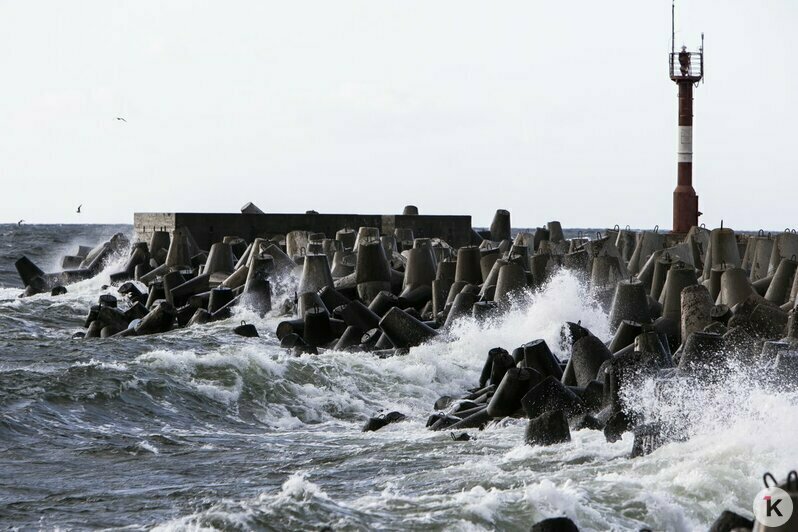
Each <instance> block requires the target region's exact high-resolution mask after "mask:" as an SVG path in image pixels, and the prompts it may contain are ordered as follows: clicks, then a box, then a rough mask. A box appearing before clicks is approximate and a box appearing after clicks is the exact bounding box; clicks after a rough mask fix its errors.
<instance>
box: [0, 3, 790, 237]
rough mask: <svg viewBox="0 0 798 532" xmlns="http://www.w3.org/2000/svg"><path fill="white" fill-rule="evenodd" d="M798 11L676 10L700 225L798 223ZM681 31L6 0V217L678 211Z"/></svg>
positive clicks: (561, 9) (525, 215)
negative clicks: (254, 209) (674, 53)
mask: <svg viewBox="0 0 798 532" xmlns="http://www.w3.org/2000/svg"><path fill="white" fill-rule="evenodd" d="M796 27H798V2H795V1H794V0H781V1H778V0H765V1H760V2H753V1H740V0H731V1H724V2H719V1H709V0H693V1H691V2H689V3H688V2H681V3H680V5H678V6H677V30H679V32H678V33H677V44H680V43H681V42H682V41H686V43H687V44H688V45H690V46H691V47H697V46H698V43H699V39H700V32H701V31H702V30H703V31H705V32H706V39H707V42H706V44H707V54H706V72H707V77H706V83H705V84H704V85H702V86H700V87H699V88H698V89H697V91H696V104H695V109H696V112H695V140H694V149H695V156H694V161H695V162H694V170H693V171H694V181H695V186H696V189H697V191H698V194H699V196H700V202H701V210H702V211H703V212H704V213H705V214H704V217H703V218H702V221H704V222H705V223H706V224H707V225H708V226H714V225H717V224H718V223H719V220H720V219H721V218H724V219H725V221H726V225H727V226H732V227H737V228H746V229H758V228H760V227H765V228H773V229H781V228H784V227H785V226H795V225H796V220H795V202H796V191H797V190H798V185H796V183H798V180H796V159H798V148H796V145H795V140H794V139H795V135H794V127H795V124H796V123H798V110H797V109H796V104H795V94H796V92H797V89H798V87H796V77H795V73H794V72H795V54H796V52H798V46H796V41H797V40H798V37H797V36H796V35H797V34H798V32H796ZM669 47H670V2H669V1H668V0H656V1H653V0H625V1H612V0H607V1H603V2H599V1H576V2H574V1H572V2H556V1H549V2H539V1H519V2H504V1H502V2H468V1H462V0H458V1H446V2H441V1H429V0H426V1H407V0H402V1H393V2H386V1H376V0H368V1H358V2H354V1H337V2H333V1H324V2H302V1H291V2H266V1H256V0H253V1H225V2H221V1H218V2H199V1H193V0H192V1H174V0H172V1H168V2H165V1H163V0H160V1H150V0H147V1H142V0H136V1H129V2H122V1H109V0H98V1H75V2H64V1H46V2H45V1H24V2H23V1H17V2H12V1H6V0H0V49H2V50H3V52H2V54H0V73H2V78H0V79H2V82H0V179H1V180H2V196H0V197H2V198H3V199H2V204H1V206H2V216H0V220H2V221H16V220H17V219H20V218H24V219H26V220H28V221H29V222H30V223H34V222H128V223H129V222H131V221H132V213H133V212H134V211H174V210H187V211H209V212H210V211H213V212H225V211H228V212H234V211H237V210H238V208H239V207H240V206H241V205H243V204H244V203H245V202H247V201H254V202H255V203H256V204H257V205H258V206H260V207H261V208H262V209H263V210H266V211H273V212H294V211H305V210H307V209H316V210H318V211H320V212H371V213H377V212H400V211H401V208H402V206H403V205H405V204H407V203H414V204H416V205H418V206H419V208H420V210H421V211H422V212H423V213H427V214H433V213H441V214H444V213H462V214H471V215H472V216H473V217H474V223H475V225H485V224H488V223H489V222H490V219H491V217H492V214H493V212H494V211H495V209H497V208H506V209H509V210H510V211H511V212H512V215H513V224H514V225H516V226H534V225H539V224H541V223H544V222H546V221H547V220H550V219H559V220H561V221H562V222H563V224H564V225H565V226H571V227H573V226H612V225H614V224H616V223H617V224H620V225H622V226H623V225H626V224H629V225H631V226H636V227H650V226H653V225H654V224H662V225H666V226H668V227H669V226H670V220H671V193H672V190H673V188H674V186H675V183H676V156H675V151H676V86H675V84H673V83H672V82H671V81H670V80H669V79H668V75H667V52H668V51H669ZM116 116H123V117H125V118H126V119H127V123H123V122H118V121H116V120H114V117H116ZM79 203H83V204H84V207H83V211H84V212H83V214H81V215H79V216H78V215H77V214H75V212H74V211H75V207H76V206H77V205H78V204H79Z"/></svg>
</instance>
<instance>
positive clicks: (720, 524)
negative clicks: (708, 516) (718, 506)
mask: <svg viewBox="0 0 798 532" xmlns="http://www.w3.org/2000/svg"><path fill="white" fill-rule="evenodd" d="M753 527H754V522H753V521H752V520H750V519H748V518H747V517H743V516H742V515H739V514H736V513H734V512H732V511H730V510H724V511H723V513H721V514H720V516H719V517H718V518H717V519H715V522H714V523H712V526H710V527H709V532H732V530H735V529H738V528H742V529H744V530H751V529H752V528H753Z"/></svg>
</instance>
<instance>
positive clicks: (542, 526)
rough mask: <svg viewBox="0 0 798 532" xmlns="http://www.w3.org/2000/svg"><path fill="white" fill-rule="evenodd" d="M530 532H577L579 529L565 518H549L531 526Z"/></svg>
mask: <svg viewBox="0 0 798 532" xmlns="http://www.w3.org/2000/svg"><path fill="white" fill-rule="evenodd" d="M530 532H579V528H578V527H577V526H576V525H575V524H574V522H573V521H571V520H570V519H569V518H567V517H550V518H549V519H544V520H543V521H538V522H537V523H535V524H534V525H532V528H531V529H530Z"/></svg>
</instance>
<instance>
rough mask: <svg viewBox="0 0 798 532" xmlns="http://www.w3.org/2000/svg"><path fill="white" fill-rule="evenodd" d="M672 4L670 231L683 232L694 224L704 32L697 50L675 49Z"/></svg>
mask: <svg viewBox="0 0 798 532" xmlns="http://www.w3.org/2000/svg"><path fill="white" fill-rule="evenodd" d="M674 16H675V6H673V5H672V6H671V53H670V57H669V61H668V63H669V67H670V77H671V80H673V81H674V82H675V83H676V86H677V87H678V89H679V136H678V139H679V142H678V148H677V154H676V161H677V167H678V170H677V185H676V190H674V191H673V232H674V233H686V232H688V231H689V230H690V228H691V227H693V226H694V225H698V217H699V216H701V212H699V210H698V195H696V193H695V189H694V188H693V89H694V88H695V87H698V83H699V82H700V81H701V80H702V79H703V77H704V34H703V33H702V34H701V47H700V48H699V49H698V51H697V52H693V51H690V50H688V49H687V47H686V46H682V47H681V48H680V49H679V50H676V49H675V38H676V32H675V29H674Z"/></svg>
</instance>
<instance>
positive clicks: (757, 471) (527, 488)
mask: <svg viewBox="0 0 798 532" xmlns="http://www.w3.org/2000/svg"><path fill="white" fill-rule="evenodd" d="M122 260H123V259H122V258H120V259H119V262H118V263H117V264H116V265H113V266H110V267H109V268H107V269H106V270H105V271H104V272H103V273H102V274H101V275H98V276H97V277H95V278H94V279H89V280H86V281H82V282H81V283H75V284H74V285H71V286H69V287H68V289H69V293H68V294H67V295H66V296H59V297H56V298H51V297H50V296H49V295H40V296H34V297H33V298H29V299H25V300H18V299H16V296H17V295H18V293H19V289H0V312H1V313H5V315H7V316H8V317H9V318H13V319H22V320H28V321H33V320H36V319H40V316H39V315H38V314H41V313H47V312H55V311H56V310H58V309H62V310H63V311H64V312H67V313H68V314H70V315H71V319H72V320H73V322H76V323H77V322H79V321H80V320H81V319H82V317H83V316H85V314H86V312H87V310H88V305H90V304H92V303H94V302H95V301H96V297H97V294H98V293H99V291H100V287H101V286H102V285H103V284H107V283H108V280H109V277H108V275H109V272H110V271H113V270H114V269H115V268H116V267H118V266H119V265H120V264H121V262H122ZM290 285H291V283H290V282H287V283H285V284H284V285H280V288H279V289H278V290H276V291H275V297H274V302H275V307H278V306H279V303H280V301H281V299H282V298H284V297H290V298H292V297H293V294H292V291H291V288H290ZM109 292H110V293H115V292H114V289H109ZM37 313H38V314H37ZM280 319H281V318H279V317H278V316H277V315H276V312H275V313H270V314H269V315H267V316H265V317H263V318H262V317H260V316H258V315H257V314H256V313H254V312H252V311H251V310H250V309H247V308H245V307H242V308H238V309H236V311H235V313H234V317H233V318H231V319H229V320H225V321H222V322H216V323H213V324H209V325H207V326H204V327H192V328H190V329H186V330H180V331H174V332H171V333H167V334H164V335H158V336H153V337H147V338H131V339H125V340H122V341H116V340H102V341H99V340H98V341H95V342H85V343H73V344H64V345H68V346H74V348H75V349H76V350H77V349H80V352H79V355H76V357H75V358H74V359H70V360H69V361H68V362H66V363H65V362H64V361H63V359H60V360H59V361H58V362H53V363H49V362H42V363H40V362H38V361H37V362H36V363H35V364H31V363H30V362H29V361H26V362H25V365H19V366H10V365H9V367H8V368H7V369H8V371H16V372H20V371H25V372H28V373H27V374H29V375H31V376H33V377H35V376H36V375H38V374H40V373H41V374H45V375H47V376H48V378H49V375H50V374H52V375H53V377H52V379H51V380H53V381H58V382H59V384H60V385H62V386H67V385H70V386H71V385H72V383H77V384H75V386H78V387H79V386H84V385H85V386H89V385H96V386H97V387H98V390H93V389H92V390H87V391H86V392H85V393H84V392H83V390H81V389H74V390H71V391H69V390H67V391H66V392H58V394H61V395H58V394H57V393H56V392H54V391H53V389H52V388H51V384H50V383H49V382H45V381H43V380H39V381H37V383H36V384H35V385H34V384H31V385H28V387H27V388H25V389H24V390H22V391H20V392H19V393H20V395H19V398H18V399H17V400H16V401H17V402H16V403H15V407H14V409H13V416H21V415H22V414H23V413H24V412H25V411H27V410H30V409H31V408H33V407H34V406H35V405H36V404H37V403H36V402H37V401H43V400H42V399H37V398H40V397H56V398H57V400H58V401H60V402H61V403H64V404H66V405H67V407H66V408H65V409H64V410H56V407H57V406H58V404H60V403H58V404H56V405H55V406H52V405H50V404H49V403H48V404H47V405H46V406H47V408H46V409H45V410H44V411H45V415H46V416H51V417H52V419H53V420H56V421H51V419H50V418H47V420H48V422H58V423H62V425H60V427H70V428H72V429H73V430H75V431H76V432H80V438H79V439H80V441H81V442H83V441H89V442H92V441H95V440H99V441H100V442H105V441H106V440H108V441H111V440H113V439H114V438H117V437H118V438H119V439H120V440H121V443H119V444H118V445H119V446H121V448H122V449H124V454H125V457H126V458H125V459H126V460H127V462H125V464H124V466H123V467H124V468H125V470H126V469H127V468H132V470H133V471H135V470H136V469H135V468H137V467H146V464H149V463H154V464H159V466H158V467H157V468H156V469H155V470H151V474H155V471H157V472H159V473H163V471H167V470H169V469H170V468H174V469H175V470H177V471H180V470H181V465H180V462H178V461H179V460H183V459H188V458H187V457H191V456H193V455H192V453H201V456H200V457H199V458H198V459H199V460H201V462H199V464H198V465H196V464H195V465H194V466H193V467H194V468H195V469H194V470H195V471H205V473H203V474H204V475H207V476H208V477H213V478H214V479H215V481H216V482H219V483H220V485H232V486H234V487H235V489H233V490H231V491H229V492H225V493H227V495H226V496H224V497H221V496H217V495H215V492H214V491H212V490H207V491H202V489H201V488H202V487H201V486H199V487H197V486H194V489H196V490H197V493H198V494H197V495H192V494H191V490H187V491H188V492H189V493H188V494H187V495H185V496H186V497H188V499H175V500H176V501H177V500H179V501H180V502H179V503H178V502H175V503H174V504H175V505H178V508H176V509H175V510H173V511H172V512H171V514H169V516H168V517H164V514H158V517H157V518H154V520H153V518H148V517H138V518H137V517H135V515H136V514H135V513H134V514H132V515H133V516H134V517H131V518H130V519H132V521H130V520H128V521H125V522H126V523H129V522H135V523H138V524H139V525H140V526H148V527H149V526H153V525H154V526H156V528H157V529H160V530H205V529H208V530H210V529H218V528H242V529H245V528H269V527H271V528H284V529H309V528H318V527H319V526H321V525H330V526H332V527H333V528H336V529H337V528H350V529H363V528H388V529H399V528H402V529H421V528H423V529H433V530H442V529H446V530H493V529H496V528H502V529H528V528H529V526H530V525H531V524H532V523H533V522H534V521H536V520H539V519H542V518H545V517H551V516H557V515H568V516H570V517H572V518H573V519H575V520H576V521H577V522H578V523H579V525H580V528H581V529H583V530H610V529H639V528H640V527H642V526H644V525H647V526H649V527H652V528H654V529H667V530H695V529H702V528H703V529H705V528H706V527H707V526H708V524H709V523H710V522H711V521H712V520H713V519H714V518H715V517H716V516H717V515H718V514H719V513H720V512H721V511H722V510H724V509H732V510H735V511H738V512H740V513H745V514H747V515H750V508H749V507H750V500H751V499H752V497H753V495H754V493H756V492H757V491H758V490H759V487H760V483H761V480H760V479H761V475H762V474H763V473H764V472H765V471H768V470H770V471H773V472H774V474H776V475H777V476H778V477H783V476H784V475H785V474H786V472H787V471H788V470H790V469H792V468H794V467H795V465H796V464H795V463H794V462H791V460H793V457H794V449H793V448H792V447H793V445H792V443H793V442H794V441H796V439H798V416H797V415H796V408H795V403H796V401H798V398H797V397H796V396H795V394H793V393H789V392H783V391H776V390H774V389H773V388H772V387H768V386H766V385H764V384H762V383H761V382H760V381H759V380H758V379H756V378H753V377H752V375H751V374H750V372H748V371H747V370H746V369H745V368H740V367H734V366H732V367H731V368H730V369H729V370H728V371H727V372H726V373H725V374H724V375H723V379H720V380H719V381H717V382H706V383H703V384H702V385H700V386H696V385H695V383H689V382H675V383H673V386H672V387H671V388H669V390H668V393H667V394H664V395H663V393H662V391H661V390H658V389H657V388H656V386H655V385H654V383H653V381H648V382H644V383H643V384H642V385H640V386H638V387H636V388H634V389H630V390H625V394H624V398H625V400H626V402H627V404H629V405H636V407H635V410H637V412H638V413H639V414H640V415H642V416H644V417H645V419H646V420H665V421H668V420H679V423H680V427H681V430H682V433H683V434H684V435H687V436H690V437H689V439H687V440H686V441H674V442H671V443H668V444H666V445H664V446H663V447H661V448H660V449H658V450H656V451H655V452H654V453H652V454H650V455H648V456H644V457H640V458H636V459H630V458H628V456H629V452H630V450H631V446H632V436H631V434H626V435H625V436H624V438H623V439H622V440H620V441H618V442H615V443H612V444H610V443H607V442H606V441H605V438H604V436H603V434H602V433H601V432H598V431H588V430H582V431H578V432H574V433H572V441H570V442H567V443H562V444H557V445H553V446H549V447H531V446H527V445H524V443H523V440H524V421H523V420H509V421H504V422H502V423H500V424H498V425H497V426H492V427H489V428H488V429H486V430H484V431H481V432H480V431H473V430H472V431H469V433H470V434H471V435H472V436H474V437H475V438H474V439H473V440H471V441H469V442H453V441H452V440H451V439H450V438H449V436H448V433H437V432H431V431H429V430H428V429H426V428H425V426H424V422H425V420H426V417H427V415H429V413H431V410H432V405H433V403H434V401H435V400H436V399H437V398H438V397H439V396H441V395H458V394H462V393H463V392H464V391H465V390H467V389H468V388H471V387H473V386H474V385H475V384H476V382H477V380H478V377H479V373H480V370H481V368H482V365H483V363H484V360H485V356H486V353H487V351H488V350H489V349H491V348H493V347H497V346H501V347H504V348H506V349H508V350H512V349H513V348H515V347H517V346H519V345H521V344H523V343H526V342H528V341H531V340H534V339H536V338H543V339H545V340H546V342H547V343H548V344H549V346H550V347H551V349H552V350H553V351H555V352H556V353H558V354H560V355H561V356H563V355H565V353H562V352H561V350H560V346H559V334H560V327H561V326H562V323H563V322H565V321H574V322H576V321H581V322H582V325H584V326H585V327H587V328H589V329H590V330H591V331H592V332H593V333H594V334H596V335H597V336H599V337H600V338H602V339H608V338H609V336H610V333H611V331H610V328H609V325H608V320H607V316H606V314H605V313H604V312H603V311H602V310H601V308H600V307H599V305H597V304H596V302H595V301H594V300H593V299H592V298H591V297H590V296H589V295H587V290H586V289H585V287H584V285H583V284H581V283H580V281H579V280H578V279H577V278H576V277H574V276H573V275H571V274H568V273H566V272H559V273H557V274H555V275H554V276H553V277H552V279H551V280H550V281H549V283H547V285H546V286H545V287H544V288H543V289H542V290H540V291H537V292H535V293H530V294H527V295H526V296H525V297H523V298H522V299H521V301H519V302H518V304H517V305H516V306H515V307H514V308H513V309H512V310H511V311H510V312H509V313H507V314H505V315H503V316H502V317H500V318H498V319H495V320H489V321H486V322H480V323H477V322H475V321H474V320H472V319H463V320H461V321H460V322H458V323H457V324H456V325H455V327H454V329H453V331H451V332H450V333H449V334H448V335H446V336H441V337H440V338H439V339H436V340H435V341H433V342H430V343H428V344H426V345H422V346H419V347H417V348H414V349H411V350H410V352H409V354H407V355H405V356H397V357H392V358H387V359H380V358H376V357H373V356H372V355H369V354H363V353H343V352H336V351H327V352H324V353H322V354H320V355H303V356H299V357H297V356H293V355H291V354H289V353H287V352H286V351H285V350H282V349H280V348H279V347H278V345H277V341H276V338H275V337H274V334H273V331H274V329H275V326H276V325H277V323H278V322H279V321H280ZM241 320H244V321H247V322H249V323H253V324H255V325H256V327H257V328H258V330H259V332H260V334H261V338H254V339H244V338H240V337H237V336H235V335H233V334H232V332H231V329H232V327H233V326H234V325H236V324H237V323H238V322H239V321H241ZM37 327H40V325H37ZM48 330H49V332H48ZM48 330H44V331H42V334H45V333H47V334H50V335H54V334H60V335H61V338H65V337H66V336H67V335H65V333H64V332H63V330H60V331H59V332H58V333H56V332H54V331H56V329H55V328H54V327H51V328H50V329H48ZM39 332H40V331H38V330H37V331H36V333H37V334H39ZM78 357H83V358H78ZM2 371H6V366H5V363H4V366H3V368H2ZM31 378H32V377H31ZM70 379H71V380H70ZM98 383H99V384H98ZM43 386H44V387H46V388H47V389H44V388H43ZM67 392H68V393H67ZM120 401H121V402H120ZM103 408H108V409H109V411H108V412H106V411H104V410H102V409H103ZM381 410H398V411H400V412H403V413H404V414H406V415H407V416H408V421H405V422H402V423H397V424H393V425H389V426H388V427H386V428H384V429H382V430H380V431H379V432H376V433H362V432H360V429H361V427H362V424H363V422H364V421H365V420H366V419H367V418H368V417H369V416H372V415H374V414H376V413H378V412H379V411H381ZM9 411H11V409H9ZM86 411H89V412H92V413H93V414H95V415H97V416H98V417H97V419H98V420H99V421H95V422H92V418H90V417H86V416H84V415H83V414H84V412H86ZM120 411H121V412H124V416H117V414H118V412H120ZM137 412H144V413H145V414H144V415H145V416H155V420H154V422H152V421H151V420H149V419H144V418H142V419H138V418H136V417H135V416H136V413H137ZM167 413H169V414H174V415H185V414H186V413H188V415H189V417H188V419H186V420H180V419H176V418H175V419H172V418H167V417H166V415H167ZM206 413H207V415H205V414H206ZM158 416H164V417H163V419H161V418H159V417H158ZM14 419H16V417H14ZM12 421H13V419H12ZM40 430H41V431H42V433H44V432H46V431H45V430H44V429H40ZM60 430H62V431H63V429H60ZM55 432H57V431H55ZM82 445H85V444H84V443H82ZM103 445H104V444H103ZM173 448H177V449H179V452H173V451H172V449H173ZM91 449H92V452H97V453H100V454H101V456H107V455H106V454H102V453H111V454H110V456H117V455H116V454H114V453H116V447H115V446H111V445H110V444H109V445H108V446H107V447H103V446H100V447H99V450H96V449H94V447H91ZM131 455H132V457H133V458H132V460H134V461H132V462H131V461H130V460H131ZM237 457H240V458H237ZM69 459H70V460H72V459H74V458H73V457H72V456H70V457H69ZM236 460H240V463H242V464H245V466H243V467H242V469H238V470H236V473H235V474H234V475H233V476H232V477H227V478H225V477H223V476H222V477H220V476H219V475H217V473H219V471H220V468H221V469H222V470H223V468H224V467H231V464H238V463H239V462H236ZM217 462H218V463H220V464H224V465H223V466H218V467H217V466H216V465H215V464H217ZM203 468H207V469H210V468H213V471H212V472H211V471H208V470H207V469H203ZM120 471H121V470H120ZM238 477H241V478H240V479H239V478H238ZM190 481H191V480H190V479H189V478H187V477H185V476H182V475H175V476H172V477H165V478H163V479H161V480H160V481H156V480H152V482H154V483H155V484H154V485H153V486H149V485H148V486H147V490H155V491H156V492H157V491H158V490H159V489H164V490H166V489H167V488H166V486H172V485H179V484H180V483H182V482H190ZM200 481H203V478H200ZM157 482H161V484H158V483H157ZM149 483H150V478H147V484H149ZM159 486H161V488H159ZM93 489H94V486H91V489H88V488H87V492H89V493H92V490H93ZM111 489H112V488H110V487H109V490H111ZM144 491H146V490H144V489H142V492H144ZM176 497H177V496H176ZM152 502H153V501H152V500H150V499H147V504H151V503H152ZM48 504H49V503H48ZM138 507H141V506H138ZM136 519H139V520H138V521H136ZM52 524H53V523H52V522H48V523H46V524H44V525H43V526H45V527H49V526H50V525H52ZM114 526H115V525H114Z"/></svg>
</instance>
